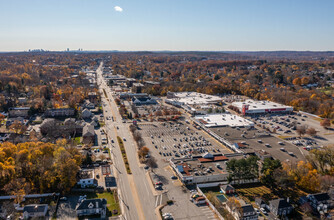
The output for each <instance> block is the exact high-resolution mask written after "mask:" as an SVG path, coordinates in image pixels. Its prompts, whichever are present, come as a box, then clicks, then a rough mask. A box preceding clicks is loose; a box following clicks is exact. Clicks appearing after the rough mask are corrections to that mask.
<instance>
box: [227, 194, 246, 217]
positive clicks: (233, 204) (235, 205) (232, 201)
mask: <svg viewBox="0 0 334 220" xmlns="http://www.w3.org/2000/svg"><path fill="white" fill-rule="evenodd" d="M226 205H227V206H228V207H229V208H230V209H231V210H237V211H238V213H239V217H242V216H243V209H242V208H241V204H240V202H239V201H238V200H237V199H236V198H234V197H230V198H229V199H228V200H227V202H226Z"/></svg>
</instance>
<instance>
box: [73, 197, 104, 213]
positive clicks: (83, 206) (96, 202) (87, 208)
mask: <svg viewBox="0 0 334 220" xmlns="http://www.w3.org/2000/svg"><path fill="white" fill-rule="evenodd" d="M106 207H107V201H106V200H105V199H86V200H83V201H81V202H80V203H78V205H77V207H76V209H75V210H76V212H77V215H78V216H87V215H100V216H101V218H105V217H106V212H107V209H106Z"/></svg>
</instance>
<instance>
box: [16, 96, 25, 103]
mask: <svg viewBox="0 0 334 220" xmlns="http://www.w3.org/2000/svg"><path fill="white" fill-rule="evenodd" d="M18 101H19V103H20V104H26V103H27V98H26V97H20V98H18Z"/></svg>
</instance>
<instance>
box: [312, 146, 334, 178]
mask: <svg viewBox="0 0 334 220" xmlns="http://www.w3.org/2000/svg"><path fill="white" fill-rule="evenodd" d="M306 159H307V161H308V162H309V163H310V164H311V165H312V166H313V167H314V168H316V169H317V170H318V171H319V172H320V173H322V174H331V173H330V172H331V171H332V168H333V167H334V149H333V147H324V148H323V149H314V150H311V151H310V153H309V155H307V156H306Z"/></svg>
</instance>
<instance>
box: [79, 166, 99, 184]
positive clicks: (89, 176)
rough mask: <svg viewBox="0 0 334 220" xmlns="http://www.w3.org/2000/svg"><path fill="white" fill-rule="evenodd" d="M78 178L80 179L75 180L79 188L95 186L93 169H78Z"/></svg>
mask: <svg viewBox="0 0 334 220" xmlns="http://www.w3.org/2000/svg"><path fill="white" fill-rule="evenodd" d="M79 178H80V179H79V181H78V182H77V185H79V186H80V187H81V188H87V187H96V186H97V180H96V179H95V175H94V170H91V169H89V170H80V172H79Z"/></svg>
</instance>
